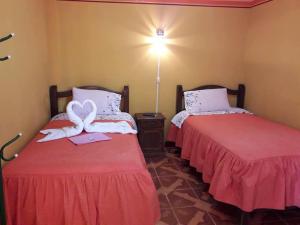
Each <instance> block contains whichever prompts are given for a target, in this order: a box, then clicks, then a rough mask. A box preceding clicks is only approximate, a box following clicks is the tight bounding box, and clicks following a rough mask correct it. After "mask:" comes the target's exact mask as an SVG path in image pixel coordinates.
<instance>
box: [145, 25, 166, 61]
mask: <svg viewBox="0 0 300 225" xmlns="http://www.w3.org/2000/svg"><path fill="white" fill-rule="evenodd" d="M149 42H150V44H151V48H150V52H151V53H153V54H156V55H159V56H161V55H164V54H165V53H166V52H167V47H166V45H167V42H168V39H167V38H166V36H165V32H164V30H163V29H161V28H159V29H157V30H156V33H155V35H153V37H151V38H150V41H149Z"/></svg>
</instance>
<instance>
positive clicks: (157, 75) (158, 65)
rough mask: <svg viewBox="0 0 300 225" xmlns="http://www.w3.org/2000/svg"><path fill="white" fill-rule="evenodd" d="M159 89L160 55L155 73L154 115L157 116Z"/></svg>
mask: <svg viewBox="0 0 300 225" xmlns="http://www.w3.org/2000/svg"><path fill="white" fill-rule="evenodd" d="M159 88H160V54H158V57H157V73H156V104H155V115H157V114H158V108H159V106H158V105H159Z"/></svg>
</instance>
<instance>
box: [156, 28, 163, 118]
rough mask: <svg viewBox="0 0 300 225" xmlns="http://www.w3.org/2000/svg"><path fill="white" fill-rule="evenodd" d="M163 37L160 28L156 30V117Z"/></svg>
mask: <svg viewBox="0 0 300 225" xmlns="http://www.w3.org/2000/svg"><path fill="white" fill-rule="evenodd" d="M164 36H165V32H164V30H163V29H162V28H158V29H157V30H156V48H157V49H156V51H157V72H156V104H155V115H156V116H157V115H158V108H159V88H160V59H161V53H162V51H163V48H164Z"/></svg>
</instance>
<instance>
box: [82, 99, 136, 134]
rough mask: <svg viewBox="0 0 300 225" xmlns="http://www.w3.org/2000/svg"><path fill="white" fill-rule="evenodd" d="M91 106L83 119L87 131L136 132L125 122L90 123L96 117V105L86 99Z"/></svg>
mask: <svg viewBox="0 0 300 225" xmlns="http://www.w3.org/2000/svg"><path fill="white" fill-rule="evenodd" d="M87 102H89V103H90V104H91V106H92V111H91V112H90V113H89V115H88V116H87V117H86V118H85V119H84V120H83V123H84V130H85V131H86V132H88V133H90V132H101V133H121V134H136V133H137V131H136V130H134V129H133V128H132V127H131V126H130V125H129V124H128V123H127V122H125V121H121V122H110V123H108V122H103V123H101V122H95V123H92V122H93V121H94V120H95V118H96V113H97V106H96V104H95V103H94V102H93V101H91V100H87Z"/></svg>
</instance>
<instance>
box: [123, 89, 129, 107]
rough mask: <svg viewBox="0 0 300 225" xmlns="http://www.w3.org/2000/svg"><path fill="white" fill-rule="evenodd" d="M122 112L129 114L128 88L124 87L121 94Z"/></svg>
mask: <svg viewBox="0 0 300 225" xmlns="http://www.w3.org/2000/svg"><path fill="white" fill-rule="evenodd" d="M122 97H123V111H124V112H127V113H129V87H128V86H124V89H123V93H122Z"/></svg>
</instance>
